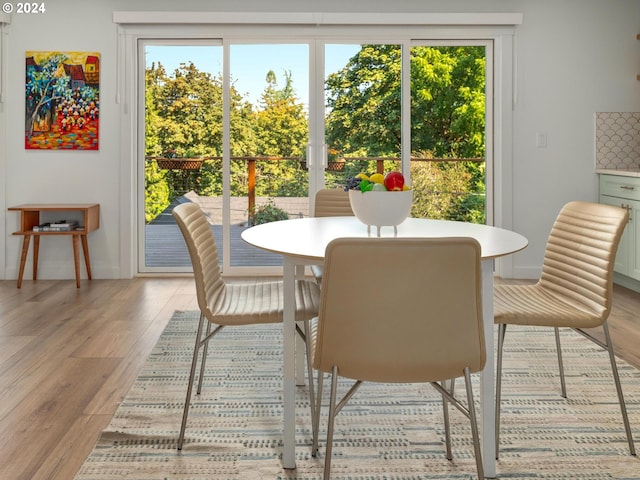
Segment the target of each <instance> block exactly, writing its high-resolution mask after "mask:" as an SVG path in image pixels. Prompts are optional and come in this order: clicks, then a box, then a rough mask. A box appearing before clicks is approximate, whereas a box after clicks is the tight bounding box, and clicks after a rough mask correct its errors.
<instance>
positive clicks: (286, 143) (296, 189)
mask: <svg viewBox="0 0 640 480" xmlns="http://www.w3.org/2000/svg"><path fill="white" fill-rule="evenodd" d="M284 77H285V84H284V86H283V87H282V88H278V82H277V79H276V75H275V73H274V72H273V71H269V72H268V73H267V76H266V79H265V80H266V82H267V86H266V87H265V90H264V92H263V93H262V96H261V99H260V108H259V109H258V110H257V111H256V114H255V119H256V121H255V125H256V145H257V153H258V155H260V156H273V157H303V156H304V150H305V147H306V144H307V141H308V130H309V127H308V121H307V115H306V112H305V109H304V105H303V104H302V103H300V101H299V100H298V98H297V97H296V95H295V90H294V88H293V80H292V78H291V72H285V74H284ZM296 163H297V162H296ZM297 166H298V165H294V162H293V161H273V162H266V161H265V162H259V164H258V165H257V167H256V169H257V170H258V172H257V175H258V176H259V177H260V178H261V179H263V181H262V182H258V183H257V185H256V193H257V195H259V196H303V195H306V191H307V187H306V183H305V182H302V181H301V178H300V175H299V170H298V169H297V168H295V167H297Z"/></svg>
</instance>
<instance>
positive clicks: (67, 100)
mask: <svg viewBox="0 0 640 480" xmlns="http://www.w3.org/2000/svg"><path fill="white" fill-rule="evenodd" d="M99 124H100V54H99V53H96V52H26V82H25V135H24V146H25V149H27V150H98V145H99Z"/></svg>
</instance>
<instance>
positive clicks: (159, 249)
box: [145, 223, 282, 270]
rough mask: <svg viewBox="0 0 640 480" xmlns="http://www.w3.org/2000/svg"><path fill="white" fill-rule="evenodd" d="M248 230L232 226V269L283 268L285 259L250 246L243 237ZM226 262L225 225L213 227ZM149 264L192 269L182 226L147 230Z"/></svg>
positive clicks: (146, 254) (146, 261)
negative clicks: (223, 234) (223, 233)
mask: <svg viewBox="0 0 640 480" xmlns="http://www.w3.org/2000/svg"><path fill="white" fill-rule="evenodd" d="M246 228H247V227H245V226H241V225H232V226H231V266H234V267H247V266H281V265H282V256H281V255H278V254H275V253H269V252H266V251H264V250H260V249H259V248H255V247H253V246H251V245H249V244H248V243H246V242H245V241H244V240H242V238H241V237H240V234H241V233H242V231H243V230H245V229H246ZM211 230H212V231H213V235H214V237H215V238H216V243H217V245H218V256H219V258H220V263H222V255H223V248H224V247H223V243H222V225H211ZM145 265H146V266H147V267H154V268H158V267H160V268H161V267H172V268H175V267H185V270H186V269H188V268H190V267H191V260H189V252H188V251H187V246H186V245H185V243H184V239H183V238H182V234H181V233H180V229H179V228H178V225H176V224H175V223H174V224H162V225H147V226H146V227H145Z"/></svg>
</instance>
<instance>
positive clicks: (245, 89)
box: [146, 44, 360, 105]
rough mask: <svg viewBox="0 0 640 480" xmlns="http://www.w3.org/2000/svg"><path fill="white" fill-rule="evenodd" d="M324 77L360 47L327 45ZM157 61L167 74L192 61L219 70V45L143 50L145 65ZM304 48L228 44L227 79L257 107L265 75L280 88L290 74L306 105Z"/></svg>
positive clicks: (220, 59)
mask: <svg viewBox="0 0 640 480" xmlns="http://www.w3.org/2000/svg"><path fill="white" fill-rule="evenodd" d="M326 48H327V50H326V54H325V56H326V67H325V74H328V73H332V72H336V71H338V70H340V69H341V68H342V67H343V66H344V65H345V64H346V63H347V61H348V59H349V58H351V56H353V55H354V54H355V53H356V52H357V51H358V50H359V48H360V45H328V46H327V47H326ZM158 61H159V62H160V63H162V65H164V67H165V68H166V70H167V72H168V73H172V72H173V71H174V69H176V68H178V66H179V65H180V63H187V62H189V61H192V62H193V63H194V64H195V65H196V67H197V68H198V69H199V70H201V71H205V72H210V73H217V72H220V71H221V70H222V47H221V46H152V45H148V46H147V47H146V64H147V66H150V65H151V63H152V62H158ZM307 69H308V46H307V45H298V44H292V45H288V44H287V45H271V44H261V45H232V46H231V77H232V79H233V81H234V85H235V86H236V88H237V89H238V91H239V92H241V93H243V94H247V98H248V100H249V101H251V103H253V104H254V105H257V103H258V100H259V98H260V95H261V93H262V92H263V91H264V89H265V87H266V85H267V83H266V80H265V78H266V75H267V72H269V70H273V71H274V73H275V74H276V79H277V81H278V85H279V86H280V87H282V86H284V72H285V71H288V72H291V75H292V79H293V86H294V89H295V90H296V94H297V96H298V97H299V98H300V99H301V100H302V102H303V103H305V104H306V103H307V98H308V94H309V91H308V90H309V87H308V82H309V74H308V70H307Z"/></svg>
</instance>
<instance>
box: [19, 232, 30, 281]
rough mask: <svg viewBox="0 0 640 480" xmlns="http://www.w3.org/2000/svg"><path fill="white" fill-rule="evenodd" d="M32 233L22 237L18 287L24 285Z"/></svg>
mask: <svg viewBox="0 0 640 480" xmlns="http://www.w3.org/2000/svg"><path fill="white" fill-rule="evenodd" d="M30 240H31V235H25V236H24V237H22V255H21V256H20V271H19V272H18V288H21V287H22V277H23V275H24V265H25V263H27V253H29V241H30Z"/></svg>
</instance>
